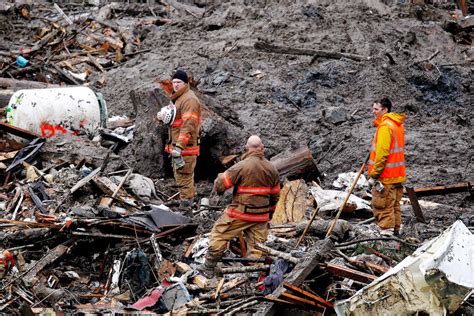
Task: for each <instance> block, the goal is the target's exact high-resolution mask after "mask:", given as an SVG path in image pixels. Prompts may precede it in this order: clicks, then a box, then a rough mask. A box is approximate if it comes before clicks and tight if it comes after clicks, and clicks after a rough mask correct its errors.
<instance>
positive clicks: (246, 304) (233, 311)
mask: <svg viewBox="0 0 474 316" xmlns="http://www.w3.org/2000/svg"><path fill="white" fill-rule="evenodd" d="M257 304H258V300H253V301H250V302H248V303H245V304H243V305H241V306H240V307H237V308H236V309H233V310H231V311H229V312H227V314H226V315H234V314H235V313H238V312H240V311H243V310H245V309H246V308H249V307H251V306H254V305H257Z"/></svg>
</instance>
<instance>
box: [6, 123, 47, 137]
mask: <svg viewBox="0 0 474 316" xmlns="http://www.w3.org/2000/svg"><path fill="white" fill-rule="evenodd" d="M0 130H2V131H4V132H6V133H9V134H12V135H15V136H18V137H21V138H24V139H27V140H33V139H36V138H41V135H38V134H35V133H32V132H30V131H27V130H26V129H23V128H19V127H16V126H13V125H10V124H6V123H2V122H0Z"/></svg>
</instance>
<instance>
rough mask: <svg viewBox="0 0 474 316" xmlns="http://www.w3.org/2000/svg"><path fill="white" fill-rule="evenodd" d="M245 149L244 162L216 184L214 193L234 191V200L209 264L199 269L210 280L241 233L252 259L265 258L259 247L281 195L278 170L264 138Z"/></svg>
mask: <svg viewBox="0 0 474 316" xmlns="http://www.w3.org/2000/svg"><path fill="white" fill-rule="evenodd" d="M245 149H246V153H245V154H244V155H243V156H242V161H240V162H239V163H237V164H235V165H234V166H232V167H231V168H229V169H227V170H226V171H225V172H224V173H220V174H219V175H218V176H217V179H216V180H215V182H214V191H216V192H217V193H224V191H226V190H227V189H229V188H233V197H232V203H231V204H230V205H228V206H227V208H226V209H225V211H224V213H223V214H222V215H221V217H220V218H219V219H218V220H217V221H216V222H215V224H214V227H213V228H212V231H211V237H210V241H209V248H208V250H207V256H206V261H205V263H204V264H203V265H201V266H200V267H199V268H198V270H199V271H200V272H201V273H202V274H204V276H206V277H208V278H211V277H213V276H214V269H215V267H216V264H217V262H218V261H219V260H220V259H221V258H222V255H223V254H224V251H225V250H226V248H227V243H228V242H229V241H230V240H231V239H232V238H233V237H236V236H239V234H240V233H241V232H243V233H244V236H245V240H246V242H247V254H248V256H249V257H251V258H260V257H262V255H263V254H262V253H261V252H260V251H258V250H257V249H255V244H256V243H263V242H265V241H266V240H267V236H268V221H270V220H271V218H272V216H273V212H274V211H275V207H276V204H277V202H278V197H279V196H280V178H279V175H278V171H277V170H276V168H275V167H274V166H273V165H272V164H271V163H270V162H269V161H268V160H266V159H265V157H264V145H263V143H262V141H261V139H260V138H259V137H258V136H255V135H254V136H251V137H250V138H249V139H248V141H247V144H246V145H245Z"/></svg>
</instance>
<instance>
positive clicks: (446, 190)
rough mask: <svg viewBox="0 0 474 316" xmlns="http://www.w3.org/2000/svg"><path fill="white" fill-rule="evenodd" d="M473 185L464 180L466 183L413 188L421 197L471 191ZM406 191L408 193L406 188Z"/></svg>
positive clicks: (473, 183)
mask: <svg viewBox="0 0 474 316" xmlns="http://www.w3.org/2000/svg"><path fill="white" fill-rule="evenodd" d="M473 187H474V182H466V183H456V184H448V185H440V186H434V187H429V188H416V189H414V192H415V193H416V196H417V197H422V196H431V195H443V194H450V193H462V192H472V188H473ZM405 188H406V189H408V187H405ZM407 193H408V190H407Z"/></svg>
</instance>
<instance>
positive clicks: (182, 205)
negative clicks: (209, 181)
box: [178, 199, 194, 215]
mask: <svg viewBox="0 0 474 316" xmlns="http://www.w3.org/2000/svg"><path fill="white" fill-rule="evenodd" d="M193 204H194V202H193V199H182V200H181V201H179V206H178V210H180V211H181V212H183V213H184V214H185V215H192V213H193V212H192V211H193V210H192V207H193Z"/></svg>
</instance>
